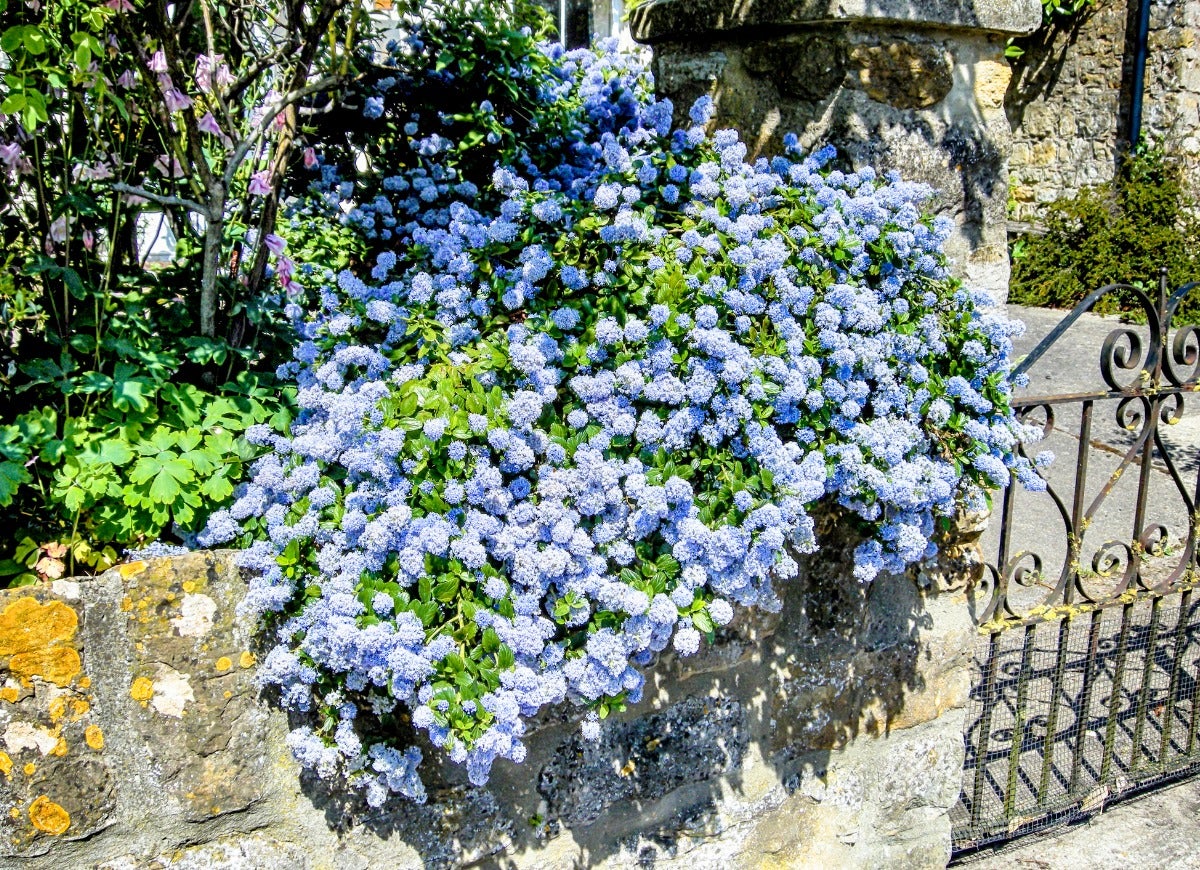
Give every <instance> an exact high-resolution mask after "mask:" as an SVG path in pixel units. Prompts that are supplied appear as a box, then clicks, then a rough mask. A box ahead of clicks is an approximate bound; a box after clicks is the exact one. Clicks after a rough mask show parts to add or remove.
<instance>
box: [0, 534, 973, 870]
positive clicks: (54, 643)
mask: <svg viewBox="0 0 1200 870" xmlns="http://www.w3.org/2000/svg"><path fill="white" fill-rule="evenodd" d="M844 532H845V527H844V526H838V525H836V524H830V527H829V528H828V529H827V530H826V535H825V537H826V538H827V539H828V540H829V541H830V543H829V544H828V545H827V546H826V547H825V548H824V549H823V550H822V551H821V552H820V553H819V554H817V555H815V556H812V557H806V558H805V559H804V560H803V563H802V571H801V574H800V576H799V577H797V578H796V579H795V580H793V581H791V582H789V583H787V584H786V585H784V586H782V587H781V588H780V590H779V591H780V593H781V595H782V596H783V599H784V604H783V609H782V611H781V612H780V613H778V614H773V615H772V614H764V613H761V612H743V613H741V614H739V616H738V618H737V619H736V620H735V621H734V622H733V623H732V624H731V625H730V626H728V627H727V628H726V629H723V630H722V631H721V632H720V633H719V634H718V635H717V638H716V642H715V643H714V644H712V645H708V646H705V647H704V648H703V649H702V650H701V652H700V653H698V654H697V655H695V656H692V657H689V658H684V659H676V658H674V657H673V656H672V655H668V654H664V655H663V656H662V657H661V658H660V660H659V661H658V662H656V663H655V664H654V665H653V666H651V667H650V668H649V669H648V671H647V676H648V685H647V690H646V697H645V699H644V700H643V701H642V702H641V703H640V704H638V705H636V706H634V707H632V708H630V709H629V710H627V711H626V712H624V713H622V714H618V715H615V716H613V717H610V719H609V720H608V721H607V722H606V723H605V725H604V729H603V732H602V736H601V738H600V740H599V741H597V742H595V743H592V742H588V741H585V740H584V739H583V738H582V737H581V736H580V733H579V722H580V711H579V710H578V709H577V708H575V707H572V706H568V705H564V706H562V707H559V708H554V709H549V710H546V711H543V713H542V715H541V716H539V717H538V720H537V722H536V723H535V725H534V727H533V729H532V733H530V734H529V736H528V738H527V740H526V743H527V746H528V748H529V756H528V758H527V759H526V761H525V763H523V764H521V765H512V764H509V763H507V762H502V763H498V764H497V765H496V767H495V768H494V770H493V775H492V782H491V783H490V784H489V785H488V787H487V788H482V789H480V788H474V787H472V786H470V785H469V784H468V783H467V782H466V778H465V775H464V772H463V770H462V769H461V768H458V767H456V766H453V765H450V764H439V755H438V750H436V749H434V748H433V747H430V746H425V747H424V750H425V755H426V759H427V761H426V763H425V765H423V768H422V776H423V778H424V780H425V783H426V786H427V788H428V790H429V795H430V797H429V802H428V803H426V804H424V805H422V806H416V805H413V804H411V803H408V802H406V801H404V800H401V799H396V800H393V801H391V802H389V803H388V804H387V805H385V806H384V807H381V808H380V809H378V810H372V809H370V808H369V807H367V806H366V805H365V803H364V802H363V801H362V799H361V797H359V796H358V795H357V794H350V795H347V794H345V793H344V792H341V791H339V790H337V789H336V788H331V787H329V786H328V785H327V784H325V783H322V782H321V781H319V780H317V779H315V778H314V777H313V776H311V775H308V774H301V772H300V771H299V769H298V768H297V766H296V764H295V763H294V762H293V761H292V760H291V757H290V753H289V751H288V749H287V747H286V745H285V737H286V735H287V732H288V729H289V727H290V723H289V721H288V717H287V716H285V715H284V714H283V713H281V712H280V711H279V710H277V709H276V708H274V707H273V706H272V705H271V704H270V702H269V700H267V699H264V698H262V697H260V696H259V694H258V692H257V690H256V688H255V682H254V671H255V667H256V660H257V658H259V657H261V656H262V654H263V649H262V647H261V646H260V643H261V640H262V639H261V638H256V636H255V632H254V626H253V625H250V624H248V623H247V622H246V621H245V620H244V619H242V618H241V617H239V616H238V614H237V611H236V606H237V602H238V601H239V600H240V597H241V595H242V594H243V593H244V589H245V584H244V581H243V580H242V578H241V577H240V576H239V574H238V571H237V570H236V568H234V567H233V565H232V559H231V554H229V553H196V554H192V555H188V556H182V557H176V558H170V559H158V560H154V561H150V562H144V563H143V562H135V563H132V564H128V565H122V566H120V567H118V568H116V569H114V570H112V571H109V572H108V573H106V574H104V575H103V576H101V577H98V578H96V579H93V580H82V581H70V580H59V581H56V582H55V583H53V584H52V585H50V586H42V587H36V588H32V589H12V590H0V865H3V866H5V867H14V868H24V870H51V868H61V867H96V868H100V870H150V868H160V867H164V866H168V865H169V866H171V867H175V868H185V870H186V868H195V870H199V868H206V870H222V868H228V870H274V868H279V867H291V868H296V870H308V868H312V870H316V868H355V870H365V868H370V867H388V868H397V870H401V868H413V870H416V868H421V870H435V868H457V867H464V866H477V865H478V866H505V867H512V868H525V870H532V868H538V870H542V868H544V870H559V868H564V867H575V866H579V867H584V866H586V867H607V868H612V870H616V868H625V867H630V866H641V865H643V864H650V863H653V864H654V865H655V866H666V867H684V866H686V867H687V868H688V870H704V868H714V870H716V868H720V870H725V868H761V867H780V868H782V867H796V868H810V867H837V868H864V870H866V868H877V867H887V868H935V867H942V866H944V865H945V863H946V861H947V860H948V858H949V856H950V823H949V818H948V814H949V810H950V808H951V807H952V806H953V805H954V803H955V801H956V800H957V798H958V794H959V784H960V779H961V775H962V758H963V737H962V735H963V716H964V714H965V711H964V704H965V702H966V699H967V695H968V692H969V690H970V684H971V677H970V675H971V664H970V660H971V651H972V646H973V644H974V642H975V640H976V634H975V631H974V627H973V625H972V622H971V619H970V615H969V608H968V605H967V601H966V588H967V587H968V586H969V584H970V580H971V578H972V577H973V576H975V574H976V573H977V569H978V566H979V564H980V561H979V557H978V550H977V547H976V545H975V544H974V543H973V540H974V539H973V538H972V539H969V540H963V539H959V540H958V541H956V542H955V541H951V542H944V546H943V553H944V556H943V558H942V559H941V560H940V561H939V562H938V563H936V564H934V565H931V566H927V568H926V569H925V570H924V571H923V572H915V571H914V572H913V573H912V574H911V575H906V576H902V577H881V578H879V579H878V580H876V581H875V582H874V583H872V584H870V585H868V586H863V585H861V584H859V583H858V582H856V581H855V580H854V579H853V577H852V576H851V575H850V567H851V564H850V560H849V559H850V553H851V551H852V549H853V543H854V542H853V541H852V540H850V539H849V538H848V536H847V535H845V534H844ZM972 534H973V535H975V537H977V534H976V533H975V532H972Z"/></svg>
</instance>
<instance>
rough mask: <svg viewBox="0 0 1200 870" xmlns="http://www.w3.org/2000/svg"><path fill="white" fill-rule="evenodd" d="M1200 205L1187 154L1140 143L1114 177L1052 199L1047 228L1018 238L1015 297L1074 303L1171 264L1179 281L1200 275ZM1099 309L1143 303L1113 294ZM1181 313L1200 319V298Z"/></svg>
mask: <svg viewBox="0 0 1200 870" xmlns="http://www.w3.org/2000/svg"><path fill="white" fill-rule="evenodd" d="M1198 208H1200V203H1198V202H1197V199H1196V196H1195V193H1194V192H1193V191H1191V190H1190V189H1189V187H1188V184H1187V172H1186V166H1185V164H1184V163H1183V161H1182V159H1181V158H1179V157H1177V156H1174V155H1172V154H1171V153H1170V152H1168V151H1167V150H1165V149H1164V148H1163V147H1162V146H1161V145H1150V146H1147V147H1143V148H1140V149H1138V150H1137V151H1136V152H1135V153H1134V154H1132V155H1131V156H1130V157H1129V158H1127V159H1126V160H1125V162H1124V164H1123V165H1122V166H1121V169H1120V171H1119V172H1118V173H1117V177H1116V178H1115V179H1114V180H1113V181H1111V182H1109V183H1107V184H1102V185H1098V186H1096V187H1092V188H1088V189H1086V190H1083V191H1081V192H1080V193H1079V194H1078V195H1076V196H1073V197H1070V198H1066V199H1061V200H1058V201H1057V202H1054V203H1052V204H1051V205H1050V207H1049V208H1048V209H1047V211H1046V212H1045V215H1044V218H1043V220H1044V224H1045V229H1046V232H1045V234H1044V235H1040V236H1039V235H1026V236H1024V237H1022V238H1021V239H1018V240H1017V242H1016V244H1015V245H1014V248H1013V274H1012V286H1011V290H1010V292H1009V301H1010V302H1014V303H1017V304H1021V305H1043V306H1050V307H1054V308H1071V307H1073V306H1075V305H1076V304H1078V303H1079V302H1080V301H1081V300H1082V299H1083V297H1084V296H1086V295H1087V294H1088V293H1089V292H1091V291H1092V290H1095V289H1097V288H1099V287H1103V286H1104V285H1105V284H1114V283H1118V282H1120V283H1128V284H1135V285H1144V284H1151V285H1152V284H1153V281H1154V277H1155V276H1156V275H1157V274H1158V273H1159V270H1160V269H1161V268H1163V267H1166V269H1167V278H1168V282H1169V284H1170V286H1172V287H1177V286H1179V285H1180V284H1184V283H1186V282H1188V281H1196V280H1200V217H1198V214H1200V212H1198ZM1095 310H1096V311H1097V313H1100V314H1118V313H1128V314H1130V315H1132V316H1134V317H1136V316H1137V315H1138V313H1139V312H1140V310H1141V308H1140V306H1139V305H1138V304H1137V302H1136V301H1135V300H1134V299H1133V297H1132V295H1122V294H1112V295H1109V296H1107V297H1105V298H1104V299H1102V300H1101V301H1100V302H1099V303H1098V304H1097V306H1096V309H1095ZM1178 316H1179V317H1180V318H1182V319H1184V320H1186V321H1187V322H1197V321H1200V302H1196V301H1191V300H1188V301H1187V302H1185V303H1184V307H1183V308H1182V309H1181V310H1180V312H1179V315H1178Z"/></svg>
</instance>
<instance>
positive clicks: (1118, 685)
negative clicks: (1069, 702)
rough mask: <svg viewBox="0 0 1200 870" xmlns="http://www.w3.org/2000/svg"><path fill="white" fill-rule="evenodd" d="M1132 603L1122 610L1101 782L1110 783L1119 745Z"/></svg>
mask: <svg viewBox="0 0 1200 870" xmlns="http://www.w3.org/2000/svg"><path fill="white" fill-rule="evenodd" d="M1133 608H1134V605H1133V604H1132V603H1129V604H1126V605H1125V606H1124V607H1123V608H1122V609H1121V633H1120V635H1119V637H1120V640H1118V641H1117V662H1116V664H1115V665H1114V666H1113V678H1112V695H1111V697H1110V698H1109V700H1108V722H1107V724H1106V725H1105V727H1104V753H1103V755H1101V757H1100V781H1101V782H1108V777H1109V774H1110V773H1112V761H1113V754H1114V750H1115V749H1116V743H1117V722H1118V720H1119V719H1120V716H1121V696H1122V695H1123V694H1124V692H1125V659H1126V656H1127V655H1128V653H1129V625H1130V622H1131V621H1132V618H1133Z"/></svg>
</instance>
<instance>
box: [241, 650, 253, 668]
mask: <svg viewBox="0 0 1200 870" xmlns="http://www.w3.org/2000/svg"><path fill="white" fill-rule="evenodd" d="M238 664H239V665H241V666H242V667H243V668H252V667H254V653H252V652H244V653H242V654H241V655H240V656H238Z"/></svg>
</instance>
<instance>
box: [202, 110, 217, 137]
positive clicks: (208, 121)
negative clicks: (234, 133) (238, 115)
mask: <svg viewBox="0 0 1200 870" xmlns="http://www.w3.org/2000/svg"><path fill="white" fill-rule="evenodd" d="M196 126H197V127H199V129H200V132H201V133H210V134H212V135H213V136H220V135H222V133H221V128H220V126H219V125H218V124H217V119H216V118H214V117H213V113H212V112H205V113H204V117H203V118H201V119H200V123H199V124H197V125H196Z"/></svg>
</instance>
